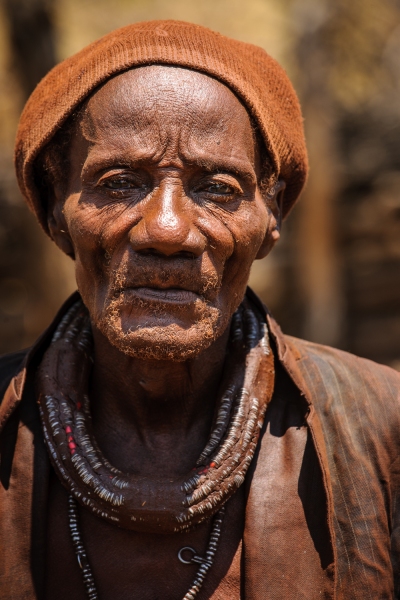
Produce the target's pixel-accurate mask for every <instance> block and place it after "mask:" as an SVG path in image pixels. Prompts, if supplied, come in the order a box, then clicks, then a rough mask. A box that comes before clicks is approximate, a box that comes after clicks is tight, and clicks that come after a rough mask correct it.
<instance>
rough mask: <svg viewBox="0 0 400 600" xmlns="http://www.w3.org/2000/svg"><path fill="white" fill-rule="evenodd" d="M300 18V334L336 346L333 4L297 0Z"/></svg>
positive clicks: (339, 305) (339, 316) (339, 320)
mask: <svg viewBox="0 0 400 600" xmlns="http://www.w3.org/2000/svg"><path fill="white" fill-rule="evenodd" d="M299 11H300V14H298V15H297V17H300V21H303V23H302V28H301V32H300V35H299V37H298V39H297V43H296V47H295V50H294V52H295V55H296V56H297V60H298V63H299V65H301V70H300V72H299V73H298V75H297V77H298V88H299V91H300V96H301V103H302V107H303V114H304V119H305V133H306V139H307V147H308V152H309V161H310V179H309V182H308V185H307V187H306V190H305V192H304V194H303V196H302V200H301V203H300V205H299V209H298V212H297V219H298V222H297V228H296V241H295V246H296V250H297V251H296V257H297V258H296V262H297V268H296V276H297V282H298V283H297V285H298V289H299V292H300V294H299V296H300V298H301V301H302V303H303V319H302V321H301V322H302V329H301V331H300V335H301V336H302V337H305V338H306V339H309V340H313V341H315V342H319V343H323V344H328V345H332V346H338V345H340V344H341V342H342V337H343V330H342V324H343V297H342V283H341V277H340V264H339V261H340V251H339V248H338V243H337V242H338V240H337V219H338V215H337V202H336V200H337V197H338V194H339V193H340V179H339V177H338V175H339V168H338V165H339V156H338V150H337V140H336V137H337V132H336V127H337V120H338V117H337V107H336V106H335V102H334V99H333V98H332V94H330V92H329V82H328V78H329V75H330V61H331V47H330V44H329V37H328V38H327V36H326V35H325V25H326V23H327V22H329V20H330V19H331V18H332V6H331V5H330V4H329V3H327V2H324V1H323V0H319V1H318V2H316V1H309V2H305V3H304V5H299V3H297V12H299Z"/></svg>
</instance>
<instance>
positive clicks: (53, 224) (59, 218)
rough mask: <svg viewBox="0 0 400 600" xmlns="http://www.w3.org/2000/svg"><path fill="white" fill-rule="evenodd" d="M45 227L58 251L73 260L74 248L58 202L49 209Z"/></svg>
mask: <svg viewBox="0 0 400 600" xmlns="http://www.w3.org/2000/svg"><path fill="white" fill-rule="evenodd" d="M47 225H48V227H49V232H50V236H51V238H52V240H53V241H54V242H55V243H56V245H57V246H58V247H59V248H60V250H62V251H63V252H64V253H65V254H67V256H70V257H71V258H72V259H75V252H74V247H73V245H72V241H71V238H70V235H69V233H68V228H67V224H66V222H65V217H64V213H63V211H62V203H61V202H60V201H58V200H56V201H54V203H53V206H52V208H50V209H49V212H48V217H47Z"/></svg>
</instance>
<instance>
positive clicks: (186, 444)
mask: <svg viewBox="0 0 400 600" xmlns="http://www.w3.org/2000/svg"><path fill="white" fill-rule="evenodd" d="M228 337H229V331H227V332H226V333H225V334H224V335H223V336H222V337H221V338H219V339H218V340H217V341H216V342H214V343H213V344H212V346H211V347H210V348H209V349H207V350H206V351H204V352H203V353H202V355H200V356H199V357H197V358H196V359H193V360H191V361H186V362H172V361H155V360H140V359H136V358H132V357H129V356H124V355H121V354H122V353H120V352H119V350H117V349H116V348H114V347H113V346H111V345H110V344H109V343H108V342H107V340H105V339H104V338H103V337H102V336H99V337H98V336H96V335H95V336H94V357H95V360H94V367H93V371H92V376H91V381H90V391H89V397H90V404H91V407H92V409H91V410H92V419H93V431H94V435H95V437H96V439H97V440H98V443H99V446H100V448H101V450H102V451H103V452H104V454H105V456H107V457H108V458H109V460H110V462H111V463H112V464H114V465H115V466H116V467H117V468H120V469H121V470H123V471H127V472H132V473H137V474H142V475H147V476H148V475H149V474H150V473H153V474H154V475H155V476H158V475H159V474H161V473H163V474H164V475H166V474H168V475H171V476H174V475H181V474H183V473H184V472H187V470H188V469H190V468H191V467H193V465H194V464H195V462H196V459H197V457H198V456H199V454H200V452H201V450H202V449H203V448H204V446H205V444H206V442H207V439H208V435H209V432H210V428H211V425H212V421H213V417H214V414H215V408H216V403H217V398H218V394H219V389H220V386H221V381H222V380H223V373H224V363H225V357H226V347H227V343H228Z"/></svg>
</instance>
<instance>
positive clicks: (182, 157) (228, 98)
mask: <svg viewBox="0 0 400 600" xmlns="http://www.w3.org/2000/svg"><path fill="white" fill-rule="evenodd" d="M258 161H259V157H258V154H257V148H256V144H255V140H254V135H253V131H252V127H251V122H250V119H249V116H248V114H247V112H246V110H245V109H244V107H243V106H242V105H241V103H240V102H239V101H238V99H237V98H236V97H235V95H234V94H233V93H232V92H231V91H230V90H229V89H228V88H227V87H226V86H224V85H223V84H221V83H219V82H217V81H216V80H214V79H212V78H210V77H208V76H206V75H203V74H200V73H197V72H194V71H190V70H186V69H180V68H174V67H162V66H152V67H144V68H139V69H134V70H131V71H127V72H126V73H123V74H121V75H119V76H117V77H115V78H113V79H112V80H110V81H108V82H107V83H106V84H105V85H103V86H102V87H101V88H100V89H99V90H98V91H97V92H96V93H95V94H94V95H93V96H92V97H91V99H90V100H89V102H88V104H87V108H86V110H85V112H84V115H83V117H82V118H81V120H80V122H79V124H78V126H77V131H76V133H75V135H74V138H73V140H72V145H71V170H70V178H69V184H68V189H67V194H66V199H65V202H64V206H63V216H62V217H61V218H60V219H59V221H60V220H62V221H63V223H62V224H61V225H60V224H59V229H60V230H61V227H63V228H64V229H65V230H66V232H67V235H68V236H69V239H70V242H71V244H72V247H73V250H74V255H75V261H76V278H77V284H78V289H79V291H80V293H81V295H82V298H83V301H84V303H85V305H86V306H87V308H88V310H89V313H90V316H91V320H92V325H93V328H94V330H96V329H97V330H99V331H100V332H101V333H102V334H103V335H105V336H106V337H107V338H108V339H109V341H110V342H111V343H112V344H113V345H115V346H116V347H117V348H119V349H120V350H122V351H123V352H124V353H126V354H129V355H131V356H136V357H139V358H150V359H151V358H155V359H170V360H186V359H189V358H191V357H194V356H196V355H198V354H199V353H200V352H201V351H202V350H204V349H205V348H207V347H208V346H209V345H210V344H211V343H212V342H213V341H214V340H215V339H216V338H217V337H219V336H220V335H222V333H223V332H224V331H225V329H226V327H227V326H228V324H229V321H230V318H231V316H232V314H233V313H234V311H235V310H236V308H237V307H238V305H239V304H240V302H241V300H242V298H243V296H244V292H245V289H246V284H247V280H248V277H249V272H250V267H251V264H252V262H253V260H254V259H255V258H256V257H261V256H262V255H265V254H266V253H267V252H268V250H269V249H270V247H271V246H272V243H273V242H272V235H271V232H272V230H274V228H275V226H276V221H275V218H274V216H273V214H272V212H271V210H270V209H269V208H268V206H267V204H266V202H265V200H264V199H263V198H262V196H261V193H260V189H259V187H258V179H259V165H258ZM64 198H65V196H64ZM55 212H57V211H55ZM63 235H65V234H63Z"/></svg>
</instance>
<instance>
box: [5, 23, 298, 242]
mask: <svg viewBox="0 0 400 600" xmlns="http://www.w3.org/2000/svg"><path fill="white" fill-rule="evenodd" d="M151 64H164V65H177V66H180V67H187V68H191V69H195V70H196V71H201V72H203V73H205V74H207V75H211V76H212V77H215V78H216V79H218V80H219V81H221V82H222V83H224V84H225V85H227V86H228V87H229V88H230V89H231V90H232V91H233V92H234V93H235V94H236V95H237V96H238V97H239V98H240V99H241V101H242V102H243V104H244V105H245V106H246V108H247V110H248V112H249V113H250V114H251V115H252V117H253V118H254V119H255V121H256V123H257V124H258V126H259V129H260V132H261V134H262V136H263V138H264V141H265V145H266V148H267V151H268V152H269V155H270V158H271V159H272V162H273V165H274V167H275V169H276V172H277V173H278V174H279V176H280V177H281V178H283V179H284V180H285V181H286V185H287V187H286V191H285V198H284V205H283V216H286V214H287V213H288V212H289V210H290V209H291V207H292V206H293V204H294V202H295V201H296V199H297V197H298V196H299V194H300V192H301V190H302V187H303V185H304V182H305V180H306V176H307V152H306V148H305V141H304V133H303V123H302V117H301V111H300V106H299V102H298V99H297V96H296V93H295V91H294V89H293V87H292V85H291V83H290V81H289V79H288V77H287V75H286V73H285V71H284V70H283V69H282V67H281V66H280V65H279V64H278V63H277V62H276V61H275V60H274V59H273V58H271V57H270V56H269V55H268V54H267V53H266V52H265V51H264V50H262V49H261V48H259V47H257V46H253V45H252V44H245V43H243V42H239V41H237V40H233V39H230V38H227V37H225V36H223V35H221V34H219V33H215V32H214V31H211V30H210V29H206V28H205V27H201V26H200V25H193V24H191V23H185V22H182V21H149V22H145V23H135V24H134V25H128V26H127V27H122V28H121V29H117V30H116V31H113V32H111V33H110V34H108V35H106V36H104V37H103V38H101V39H100V40H98V41H97V42H94V43H93V44H90V45H89V46H87V47H86V48H84V49H83V50H81V51H80V52H78V53H77V54H75V55H74V56H72V57H70V58H68V59H67V60H65V61H63V62H62V63H60V64H58V65H57V66H56V67H54V69H52V70H51V71H50V72H49V73H48V74H47V75H46V77H44V79H42V81H41V82H40V83H39V85H38V86H37V87H36V89H35V90H34V92H33V93H32V95H31V96H30V98H29V100H28V102H27V104H26V106H25V108H24V111H23V113H22V115H21V119H20V122H19V126H18V131H17V138H16V145H15V166H16V172H17V179H18V184H19V186H20V189H21V192H22V194H23V196H24V198H25V199H26V201H27V203H28V205H29V207H30V208H31V209H32V211H33V212H34V213H35V214H36V216H37V218H38V219H39V221H40V223H41V225H42V226H43V228H44V229H45V231H46V232H47V233H48V228H47V218H46V209H45V206H44V202H43V199H41V197H40V191H39V189H38V187H37V185H36V184H35V178H34V162H35V158H36V157H37V155H38V154H39V152H40V151H41V150H42V149H43V148H44V146H45V145H46V144H47V143H48V142H49V141H50V140H51V138H52V137H53V136H54V134H55V133H56V132H57V131H58V130H59V129H60V127H61V125H62V124H63V123H64V122H65V120H66V119H67V118H68V117H69V116H70V115H71V113H72V112H73V111H74V109H75V108H76V107H77V106H78V105H79V104H80V103H81V102H82V101H83V100H84V99H85V98H86V97H87V96H88V95H89V94H90V93H91V92H92V91H93V90H94V89H95V88H96V87H97V86H98V85H100V84H102V83H104V82H105V81H107V79H109V78H110V77H112V76H113V75H115V74H117V73H120V72H122V71H125V70H127V69H131V68H134V67H137V66H144V65H151Z"/></svg>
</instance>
